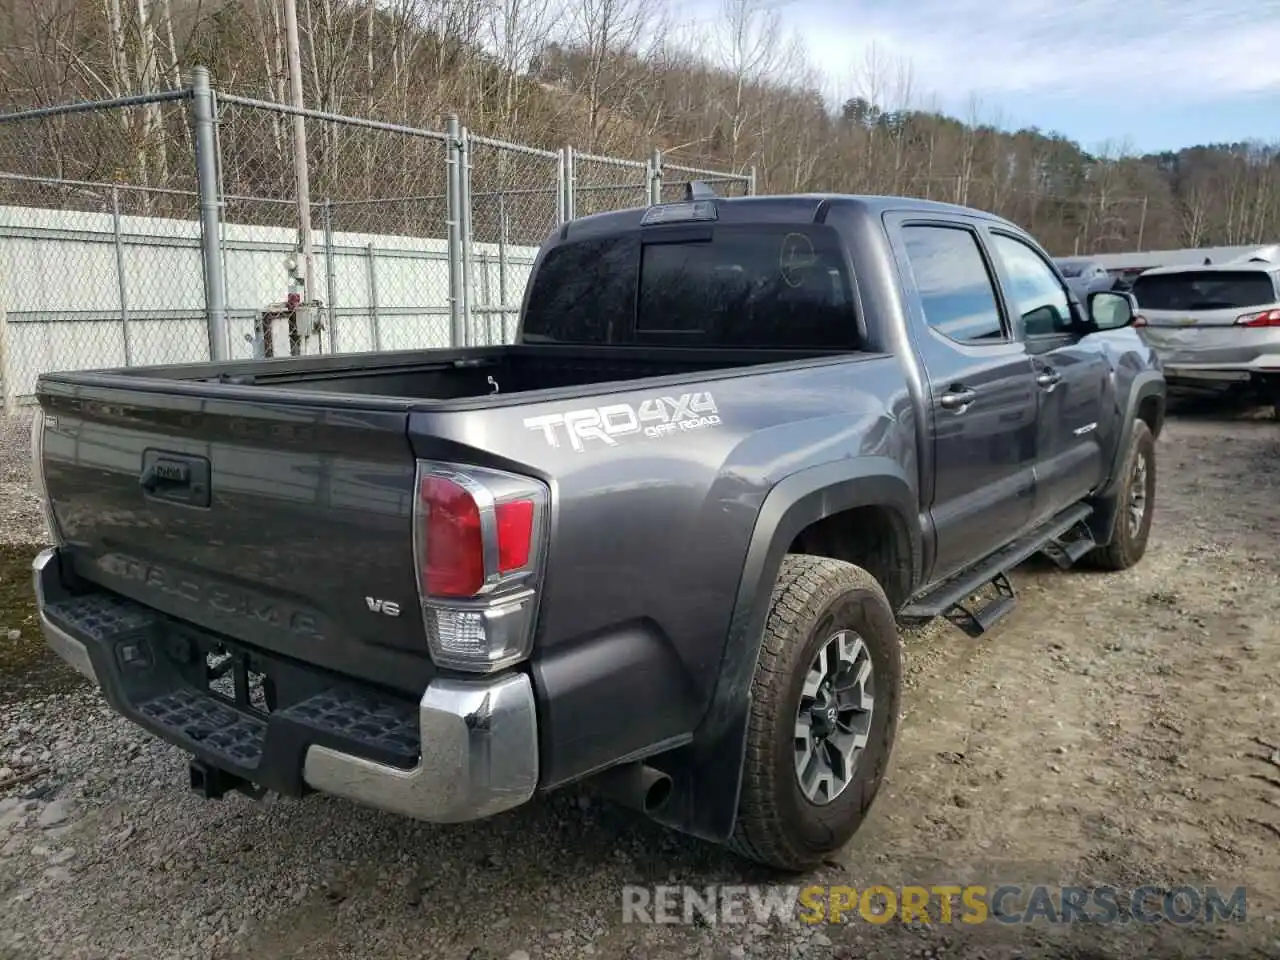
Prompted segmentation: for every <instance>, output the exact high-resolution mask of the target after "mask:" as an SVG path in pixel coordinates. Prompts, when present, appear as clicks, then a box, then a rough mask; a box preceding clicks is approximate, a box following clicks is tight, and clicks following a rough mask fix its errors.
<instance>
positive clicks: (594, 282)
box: [524, 224, 860, 350]
mask: <svg viewBox="0 0 1280 960" xmlns="http://www.w3.org/2000/svg"><path fill="white" fill-rule="evenodd" d="M692 234H697V235H696V236H694V235H692ZM692 234H691V231H690V230H689V229H688V228H684V229H683V231H682V230H679V229H677V230H663V229H653V228H650V229H649V230H647V231H645V230H642V231H637V232H634V233H628V234H624V235H616V236H611V237H608V238H604V239H598V240H582V241H577V242H574V243H568V244H564V245H562V246H559V247H556V248H555V249H553V250H551V251H550V252H548V254H547V256H546V257H545V259H544V260H543V263H542V265H541V267H540V268H539V269H538V270H537V271H536V272H535V275H534V277H533V281H532V286H531V288H530V291H529V298H528V302H527V304H526V309H525V318H524V332H525V336H526V338H528V339H530V340H535V341H554V342H560V343H615V344H618V343H645V344H653V345H662V346H698V347H735V348H737V347H742V348H751V347H759V348H775V349H831V350H849V349H857V348H858V347H859V346H860V343H859V338H858V333H857V322H856V314H855V310H854V300H853V284H852V281H851V278H850V275H849V271H848V267H847V266H846V262H845V257H844V251H843V249H842V247H841V245H840V240H839V237H838V235H837V234H836V232H835V231H834V230H833V229H832V228H830V227H826V226H822V225H816V226H815V225H808V224H805V225H793V224H751V225H737V224H732V225H719V224H718V225H715V226H713V227H707V228H704V229H703V230H694V231H692Z"/></svg>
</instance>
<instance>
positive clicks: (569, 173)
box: [564, 147, 577, 220]
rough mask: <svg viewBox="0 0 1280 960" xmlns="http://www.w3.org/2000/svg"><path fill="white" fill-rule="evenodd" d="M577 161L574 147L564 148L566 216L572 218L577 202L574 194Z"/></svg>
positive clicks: (567, 218)
mask: <svg viewBox="0 0 1280 960" xmlns="http://www.w3.org/2000/svg"><path fill="white" fill-rule="evenodd" d="M576 166H577V161H576V160H574V156H573V147H565V148H564V218H565V220H572V219H573V218H574V216H575V213H576V211H575V204H576V203H577V198H576V197H575V196H574V179H575V173H574V168H575V167H576Z"/></svg>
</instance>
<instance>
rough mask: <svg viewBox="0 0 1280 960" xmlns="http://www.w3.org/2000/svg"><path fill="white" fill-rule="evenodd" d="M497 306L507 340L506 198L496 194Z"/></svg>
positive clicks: (504, 195) (504, 336)
mask: <svg viewBox="0 0 1280 960" xmlns="http://www.w3.org/2000/svg"><path fill="white" fill-rule="evenodd" d="M498 306H500V307H502V314H501V315H502V339H503V340H504V341H505V340H506V338H507V313H506V309H507V198H506V194H504V193H499V194H498Z"/></svg>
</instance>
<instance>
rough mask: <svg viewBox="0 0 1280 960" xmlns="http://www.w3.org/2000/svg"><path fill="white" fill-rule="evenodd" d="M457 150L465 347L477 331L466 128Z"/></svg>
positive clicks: (468, 135)
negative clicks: (474, 304)
mask: <svg viewBox="0 0 1280 960" xmlns="http://www.w3.org/2000/svg"><path fill="white" fill-rule="evenodd" d="M461 132H462V136H461V139H460V141H459V150H458V160H459V163H458V185H459V187H461V189H460V190H459V191H458V196H459V198H460V199H461V204H462V230H461V235H462V329H463V330H464V331H465V332H466V340H465V341H463V342H464V343H465V344H466V346H473V345H474V344H476V343H478V342H479V340H480V337H479V335H478V331H476V330H475V329H474V328H473V327H472V316H471V300H472V290H471V259H472V255H473V254H472V250H471V138H470V134H469V133H468V132H467V128H466V127H463V128H462V131H461Z"/></svg>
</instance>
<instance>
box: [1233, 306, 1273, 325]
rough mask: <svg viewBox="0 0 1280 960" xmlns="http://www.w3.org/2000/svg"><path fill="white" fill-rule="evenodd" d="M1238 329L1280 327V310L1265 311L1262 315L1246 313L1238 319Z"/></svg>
mask: <svg viewBox="0 0 1280 960" xmlns="http://www.w3.org/2000/svg"><path fill="white" fill-rule="evenodd" d="M1236 326H1237V327H1280V310H1263V311H1262V312H1261V313H1246V314H1245V315H1244V316H1242V317H1237V318H1236Z"/></svg>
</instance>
